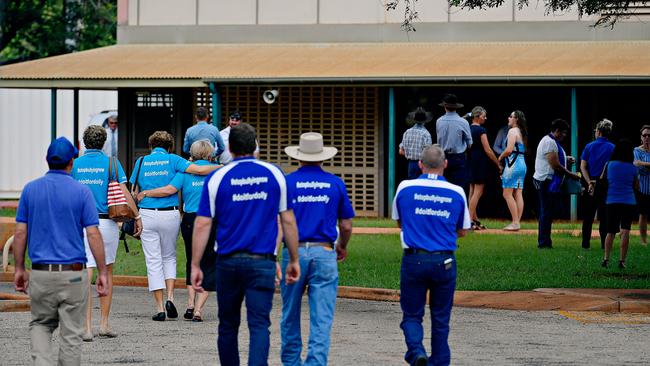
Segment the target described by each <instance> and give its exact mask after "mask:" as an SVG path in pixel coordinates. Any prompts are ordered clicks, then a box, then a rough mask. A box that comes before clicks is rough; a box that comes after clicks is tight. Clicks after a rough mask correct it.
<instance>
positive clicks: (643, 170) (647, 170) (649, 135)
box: [634, 125, 650, 245]
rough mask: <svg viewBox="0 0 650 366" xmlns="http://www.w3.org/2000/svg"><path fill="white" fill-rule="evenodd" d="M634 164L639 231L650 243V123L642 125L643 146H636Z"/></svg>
mask: <svg viewBox="0 0 650 366" xmlns="http://www.w3.org/2000/svg"><path fill="white" fill-rule="evenodd" d="M634 166H636V168H637V172H638V179H639V190H638V191H637V197H636V200H637V207H638V208H639V231H640V232H641V244H642V245H648V215H650V125H645V126H643V127H641V146H638V147H635V148H634Z"/></svg>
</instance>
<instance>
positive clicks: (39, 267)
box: [32, 263, 86, 272]
mask: <svg viewBox="0 0 650 366" xmlns="http://www.w3.org/2000/svg"><path fill="white" fill-rule="evenodd" d="M84 268H86V264H85V263H71V264H56V263H47V264H46V263H32V270H35V271H49V272H63V271H82V270H83V269H84Z"/></svg>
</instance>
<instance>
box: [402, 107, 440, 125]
mask: <svg viewBox="0 0 650 366" xmlns="http://www.w3.org/2000/svg"><path fill="white" fill-rule="evenodd" d="M432 120H433V113H431V112H427V111H425V110H424V108H422V107H417V108H416V109H415V110H414V111H413V112H410V113H409V114H408V115H406V123H408V124H412V125H413V124H416V123H429V122H431V121H432Z"/></svg>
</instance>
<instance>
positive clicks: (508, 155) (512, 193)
mask: <svg viewBox="0 0 650 366" xmlns="http://www.w3.org/2000/svg"><path fill="white" fill-rule="evenodd" d="M508 127H510V129H509V130H508V137H507V141H508V142H507V145H506V149H505V150H504V151H503V152H502V153H501V155H500V156H499V161H502V160H505V167H504V169H503V175H501V181H502V186H503V199H505V200H506V204H507V205H508V210H509V211H510V216H511V218H512V222H511V223H510V224H509V225H507V226H506V227H504V228H503V230H506V231H517V230H519V228H520V227H521V225H520V222H521V215H522V214H523V213H524V196H523V189H524V178H526V161H525V160H524V153H525V152H526V143H525V142H526V138H527V137H528V129H527V128H526V116H524V112H522V111H514V112H512V113H510V116H508Z"/></svg>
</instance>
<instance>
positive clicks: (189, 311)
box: [183, 308, 194, 320]
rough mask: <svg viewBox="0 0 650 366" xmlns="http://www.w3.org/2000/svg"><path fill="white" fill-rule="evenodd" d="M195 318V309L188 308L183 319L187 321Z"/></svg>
mask: <svg viewBox="0 0 650 366" xmlns="http://www.w3.org/2000/svg"><path fill="white" fill-rule="evenodd" d="M193 317H194V308H187V309H186V310H185V314H183V318H184V319H186V320H192V318H193Z"/></svg>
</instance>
